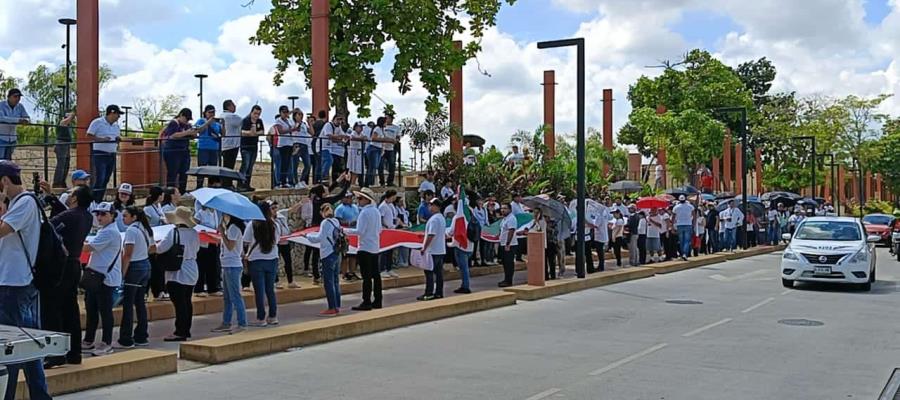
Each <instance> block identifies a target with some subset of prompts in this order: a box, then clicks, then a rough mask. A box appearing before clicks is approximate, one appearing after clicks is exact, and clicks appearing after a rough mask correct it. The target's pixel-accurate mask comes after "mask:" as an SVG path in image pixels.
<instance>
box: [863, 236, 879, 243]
mask: <svg viewBox="0 0 900 400" xmlns="http://www.w3.org/2000/svg"><path fill="white" fill-rule="evenodd" d="M880 241H881V236H878V235H869V236H867V237H866V242H869V243H878V242H880Z"/></svg>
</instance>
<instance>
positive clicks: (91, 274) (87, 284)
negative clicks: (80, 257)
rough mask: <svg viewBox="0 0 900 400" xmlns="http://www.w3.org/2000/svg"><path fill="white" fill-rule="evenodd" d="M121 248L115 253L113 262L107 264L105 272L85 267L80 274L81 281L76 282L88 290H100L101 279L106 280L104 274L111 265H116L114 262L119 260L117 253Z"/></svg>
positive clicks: (108, 271) (111, 267) (110, 268)
mask: <svg viewBox="0 0 900 400" xmlns="http://www.w3.org/2000/svg"><path fill="white" fill-rule="evenodd" d="M121 250H122V249H121V248H120V249H119V252H117V253H116V258H114V259H113V262H112V263H111V264H109V268H107V269H106V273H105V274H104V273H102V272H99V271H96V270H93V269H90V268H85V269H84V273H83V274H81V281H80V282H79V283H78V286H81V288H82V289H84V290H85V291H89V292H96V291H98V290H100V287H101V286H102V285H103V281H104V280H106V275H108V274H109V273H110V272H111V271H112V270H113V267H115V266H116V263H117V262H118V261H119V254H121Z"/></svg>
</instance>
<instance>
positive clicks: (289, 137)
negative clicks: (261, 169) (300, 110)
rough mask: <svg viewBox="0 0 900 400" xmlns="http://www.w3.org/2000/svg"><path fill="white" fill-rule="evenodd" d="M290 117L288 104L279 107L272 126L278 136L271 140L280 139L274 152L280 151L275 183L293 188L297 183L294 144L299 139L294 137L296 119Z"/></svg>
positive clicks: (282, 186)
mask: <svg viewBox="0 0 900 400" xmlns="http://www.w3.org/2000/svg"><path fill="white" fill-rule="evenodd" d="M290 117H291V110H290V109H289V108H288V106H285V105H282V106H280V107H278V117H277V118H275V123H274V124H272V128H274V129H275V132H276V135H277V136H275V138H270V140H273V139H274V140H277V141H278V145H277V146H276V148H275V149H274V151H273V153H272V154H273V155H275V152H277V153H278V158H279V165H278V167H279V168H278V181H276V182H275V184H277V185H278V186H279V187H281V188H291V187H293V186H294V185H296V184H297V183H296V182H295V176H294V173H293V171H294V170H295V169H294V167H293V164H294V163H293V160H294V147H295V146H294V145H295V144H296V143H297V140H296V139H295V138H294V130H295V126H296V125H294V121H292V120H291V118H290Z"/></svg>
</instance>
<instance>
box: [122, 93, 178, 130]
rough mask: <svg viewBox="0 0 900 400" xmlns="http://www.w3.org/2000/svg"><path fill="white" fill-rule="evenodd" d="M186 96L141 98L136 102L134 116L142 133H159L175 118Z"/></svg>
mask: <svg viewBox="0 0 900 400" xmlns="http://www.w3.org/2000/svg"><path fill="white" fill-rule="evenodd" d="M182 104H184V96H179V95H174V94H170V95H168V96H161V97H141V98H137V99H135V100H134V114H135V116H136V117H137V119H138V124H139V126H140V127H141V130H142V131H145V132H158V131H159V130H160V129H162V128H163V127H164V126H165V124H166V123H167V122H168V121H169V120H171V119H172V118H175V115H176V114H178V111H179V110H180V109H181V105H182Z"/></svg>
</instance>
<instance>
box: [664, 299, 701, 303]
mask: <svg viewBox="0 0 900 400" xmlns="http://www.w3.org/2000/svg"><path fill="white" fill-rule="evenodd" d="M666 303H669V304H703V302H702V301H698V300H666Z"/></svg>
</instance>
